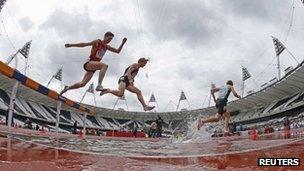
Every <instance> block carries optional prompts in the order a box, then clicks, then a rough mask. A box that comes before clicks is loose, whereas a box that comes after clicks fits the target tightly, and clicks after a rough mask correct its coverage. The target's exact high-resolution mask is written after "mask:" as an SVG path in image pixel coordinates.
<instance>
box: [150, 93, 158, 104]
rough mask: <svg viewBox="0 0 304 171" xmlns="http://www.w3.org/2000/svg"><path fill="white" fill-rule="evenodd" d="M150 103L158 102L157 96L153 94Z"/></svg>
mask: <svg viewBox="0 0 304 171" xmlns="http://www.w3.org/2000/svg"><path fill="white" fill-rule="evenodd" d="M149 102H156V99H155V96H154V94H153V93H152V95H151V97H150V100H149Z"/></svg>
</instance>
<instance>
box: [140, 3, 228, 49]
mask: <svg viewBox="0 0 304 171" xmlns="http://www.w3.org/2000/svg"><path fill="white" fill-rule="evenodd" d="M145 2H146V3H145V4H144V6H145V9H146V13H145V17H146V19H147V20H148V22H149V24H150V28H151V30H150V31H151V32H154V35H155V37H156V38H159V39H162V40H168V39H172V40H176V41H182V42H184V45H188V46H187V48H189V46H190V47H191V46H200V45H201V44H205V43H211V42H210V41H211V40H212V39H213V36H214V35H220V34H221V33H222V30H223V28H224V26H225V25H226V23H225V20H223V19H222V17H221V14H219V13H217V12H216V11H212V10H210V9H209V8H207V7H206V5H205V3H204V2H202V1H187V2H186V3H185V1H167V2H165V3H164V5H165V7H163V8H164V10H163V11H164V12H163V15H161V14H158V13H161V11H162V10H161V9H162V7H161V6H160V5H161V4H160V3H159V2H155V1H145ZM157 16H161V17H157ZM155 25H156V30H153V29H154V28H155V27H153V26H155Z"/></svg>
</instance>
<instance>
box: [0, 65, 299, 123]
mask: <svg viewBox="0 0 304 171" xmlns="http://www.w3.org/2000/svg"><path fill="white" fill-rule="evenodd" d="M303 64H304V61H303V62H301V63H300V64H299V65H298V66H297V67H296V68H294V69H293V70H291V71H289V72H288V73H287V74H286V75H285V76H284V77H283V78H281V79H280V80H277V81H276V82H273V83H271V84H269V85H268V86H267V87H265V88H263V89H261V90H259V91H257V92H255V93H253V94H250V95H247V96H245V97H244V98H242V99H238V100H235V101H231V102H229V103H228V106H227V107H228V109H229V110H230V111H242V110H247V109H252V108H253V107H256V106H265V105H267V104H269V103H272V102H273V101H278V100H281V99H284V98H285V97H287V96H290V95H293V94H296V93H298V92H301V91H304V67H303ZM15 82H16V80H14V79H11V78H8V77H7V76H5V75H3V74H1V73H0V88H1V89H3V90H5V91H6V92H8V93H11V90H12V87H13V85H14V83H15ZM18 96H21V97H22V98H23V99H26V100H29V101H34V102H36V103H40V104H44V105H47V106H56V105H57V101H56V100H54V99H52V98H50V97H49V96H46V95H44V94H41V93H39V92H38V91H35V90H33V89H30V88H28V87H26V86H25V85H23V84H20V86H19V89H18ZM80 105H81V106H84V107H85V108H87V109H89V110H94V111H95V113H96V115H97V116H101V117H107V118H117V119H132V120H154V119H156V117H157V115H160V116H161V117H162V118H163V119H167V120H180V119H185V118H186V117H188V116H194V117H195V116H198V115H203V114H212V113H214V112H215V111H216V110H215V107H214V106H213V107H208V108H202V109H195V110H188V111H178V112H157V113H155V112H133V111H121V110H112V109H107V108H102V107H96V106H92V105H87V104H80ZM62 108H63V109H65V110H69V111H72V112H74V113H77V112H78V113H79V110H77V109H75V108H71V107H69V106H68V105H63V107H62Z"/></svg>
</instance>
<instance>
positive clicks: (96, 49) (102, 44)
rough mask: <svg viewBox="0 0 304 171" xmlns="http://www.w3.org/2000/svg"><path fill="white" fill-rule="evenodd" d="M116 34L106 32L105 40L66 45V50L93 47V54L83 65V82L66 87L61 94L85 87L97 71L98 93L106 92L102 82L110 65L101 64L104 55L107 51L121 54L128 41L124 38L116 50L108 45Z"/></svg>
mask: <svg viewBox="0 0 304 171" xmlns="http://www.w3.org/2000/svg"><path fill="white" fill-rule="evenodd" d="M113 37H114V34H113V33H111V32H106V33H105V35H104V38H103V40H100V39H97V40H93V41H92V42H88V43H76V44H65V47H66V48H69V47H86V46H92V49H91V54H90V58H89V60H88V61H87V62H86V63H85V64H84V65H83V68H84V70H85V71H86V73H85V75H84V77H83V79H82V81H80V82H78V83H75V84H73V85H71V86H65V87H64V89H63V90H62V91H61V92H60V94H61V95H62V94H63V93H65V92H67V91H68V90H72V89H77V88H81V87H84V86H85V85H86V84H87V83H88V82H89V81H90V80H91V78H92V77H93V75H94V73H95V71H97V70H100V71H99V78H98V85H97V87H96V91H104V90H106V89H104V88H103V87H102V80H103V78H104V76H105V74H106V71H107V69H108V65H107V64H105V63H103V62H101V60H102V58H103V56H104V54H105V53H106V51H107V50H109V51H111V52H114V53H120V51H121V49H122V47H123V46H124V44H125V43H126V41H127V38H124V39H123V40H122V42H121V44H120V46H119V47H118V48H117V49H116V48H113V47H111V46H110V45H108V44H109V43H110V42H111V40H112V39H113Z"/></svg>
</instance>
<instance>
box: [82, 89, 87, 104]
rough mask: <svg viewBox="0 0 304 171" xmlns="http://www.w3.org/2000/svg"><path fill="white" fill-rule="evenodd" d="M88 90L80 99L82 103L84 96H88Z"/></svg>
mask: <svg viewBox="0 0 304 171" xmlns="http://www.w3.org/2000/svg"><path fill="white" fill-rule="evenodd" d="M87 92H88V91H86V92H85V93H84V95H83V96H82V98H81V100H80V103H82V101H83V99H84V97H85V96H86V94H87Z"/></svg>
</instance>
